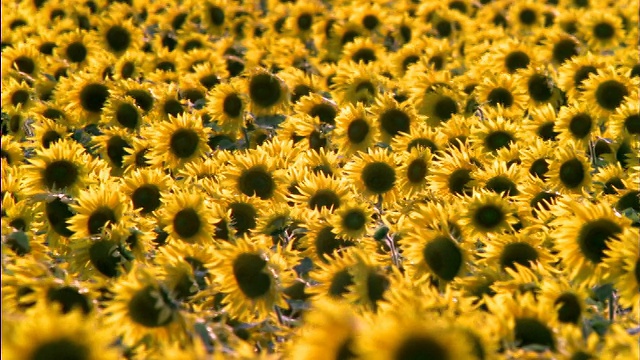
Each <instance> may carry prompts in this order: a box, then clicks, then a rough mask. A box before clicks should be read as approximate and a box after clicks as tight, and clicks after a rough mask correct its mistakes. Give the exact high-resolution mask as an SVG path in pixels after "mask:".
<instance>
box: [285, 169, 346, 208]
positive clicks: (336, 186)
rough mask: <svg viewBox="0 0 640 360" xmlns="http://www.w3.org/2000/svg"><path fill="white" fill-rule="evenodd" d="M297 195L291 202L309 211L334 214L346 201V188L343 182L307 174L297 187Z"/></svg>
mask: <svg viewBox="0 0 640 360" xmlns="http://www.w3.org/2000/svg"><path fill="white" fill-rule="evenodd" d="M297 189H298V191H297V192H298V194H294V195H291V196H290V197H291V200H292V201H293V202H295V203H297V204H299V205H300V206H303V205H304V204H306V207H308V208H309V210H316V211H323V210H325V211H328V212H334V211H335V210H337V209H339V208H340V206H341V204H342V203H343V202H344V201H345V200H346V199H348V194H349V192H348V187H347V184H346V183H345V182H344V180H338V179H336V178H333V177H327V176H325V175H322V174H312V173H309V174H307V175H306V176H305V178H304V179H303V180H302V181H301V182H299V183H298V185H297Z"/></svg>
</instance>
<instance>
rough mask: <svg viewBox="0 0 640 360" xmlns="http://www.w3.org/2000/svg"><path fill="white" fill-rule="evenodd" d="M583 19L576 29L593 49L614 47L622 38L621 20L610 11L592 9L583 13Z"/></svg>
mask: <svg viewBox="0 0 640 360" xmlns="http://www.w3.org/2000/svg"><path fill="white" fill-rule="evenodd" d="M584 19H585V21H584V23H581V24H580V26H579V27H578V31H579V33H580V35H581V36H582V37H583V38H584V39H585V41H586V42H587V44H588V45H589V48H591V49H593V50H604V49H611V48H615V47H616V46H617V45H618V44H619V43H620V41H621V40H622V39H623V38H624V30H623V29H622V21H621V20H620V18H619V17H617V16H615V15H614V14H612V13H611V12H608V11H603V10H602V9H598V10H592V11H589V12H587V13H585V17H584Z"/></svg>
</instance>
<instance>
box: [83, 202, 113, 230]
mask: <svg viewBox="0 0 640 360" xmlns="http://www.w3.org/2000/svg"><path fill="white" fill-rule="evenodd" d="M107 223H110V224H111V225H113V224H115V223H116V214H115V212H114V211H113V210H112V209H111V208H110V207H107V206H102V207H99V208H97V209H96V210H94V211H93V212H92V213H91V215H89V221H88V222H87V229H88V231H89V234H91V235H97V234H100V231H102V228H104V226H105V225H107Z"/></svg>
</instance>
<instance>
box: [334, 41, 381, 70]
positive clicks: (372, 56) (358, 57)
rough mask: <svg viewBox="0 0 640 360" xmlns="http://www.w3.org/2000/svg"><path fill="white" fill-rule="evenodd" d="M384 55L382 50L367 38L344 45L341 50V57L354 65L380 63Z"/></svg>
mask: <svg viewBox="0 0 640 360" xmlns="http://www.w3.org/2000/svg"><path fill="white" fill-rule="evenodd" d="M385 55H386V54H385V52H384V48H383V47H382V46H381V45H379V44H376V43H375V42H373V41H372V40H371V39H369V38H357V39H355V40H354V41H353V42H350V43H348V44H346V45H345V46H344V48H343V50H342V56H343V57H344V58H345V59H349V60H351V61H353V62H354V63H356V64H357V63H360V62H362V63H364V64H369V63H375V62H378V61H380V62H382V61H384V58H385Z"/></svg>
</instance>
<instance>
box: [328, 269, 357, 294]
mask: <svg viewBox="0 0 640 360" xmlns="http://www.w3.org/2000/svg"><path fill="white" fill-rule="evenodd" d="M351 285H353V276H352V275H351V274H350V273H349V270H347V269H344V270H340V271H338V272H336V273H335V274H334V275H333V277H332V278H331V283H330V285H329V296H331V297H333V298H341V297H342V296H343V295H344V294H346V293H347V292H349V290H348V289H347V287H349V286H351Z"/></svg>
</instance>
